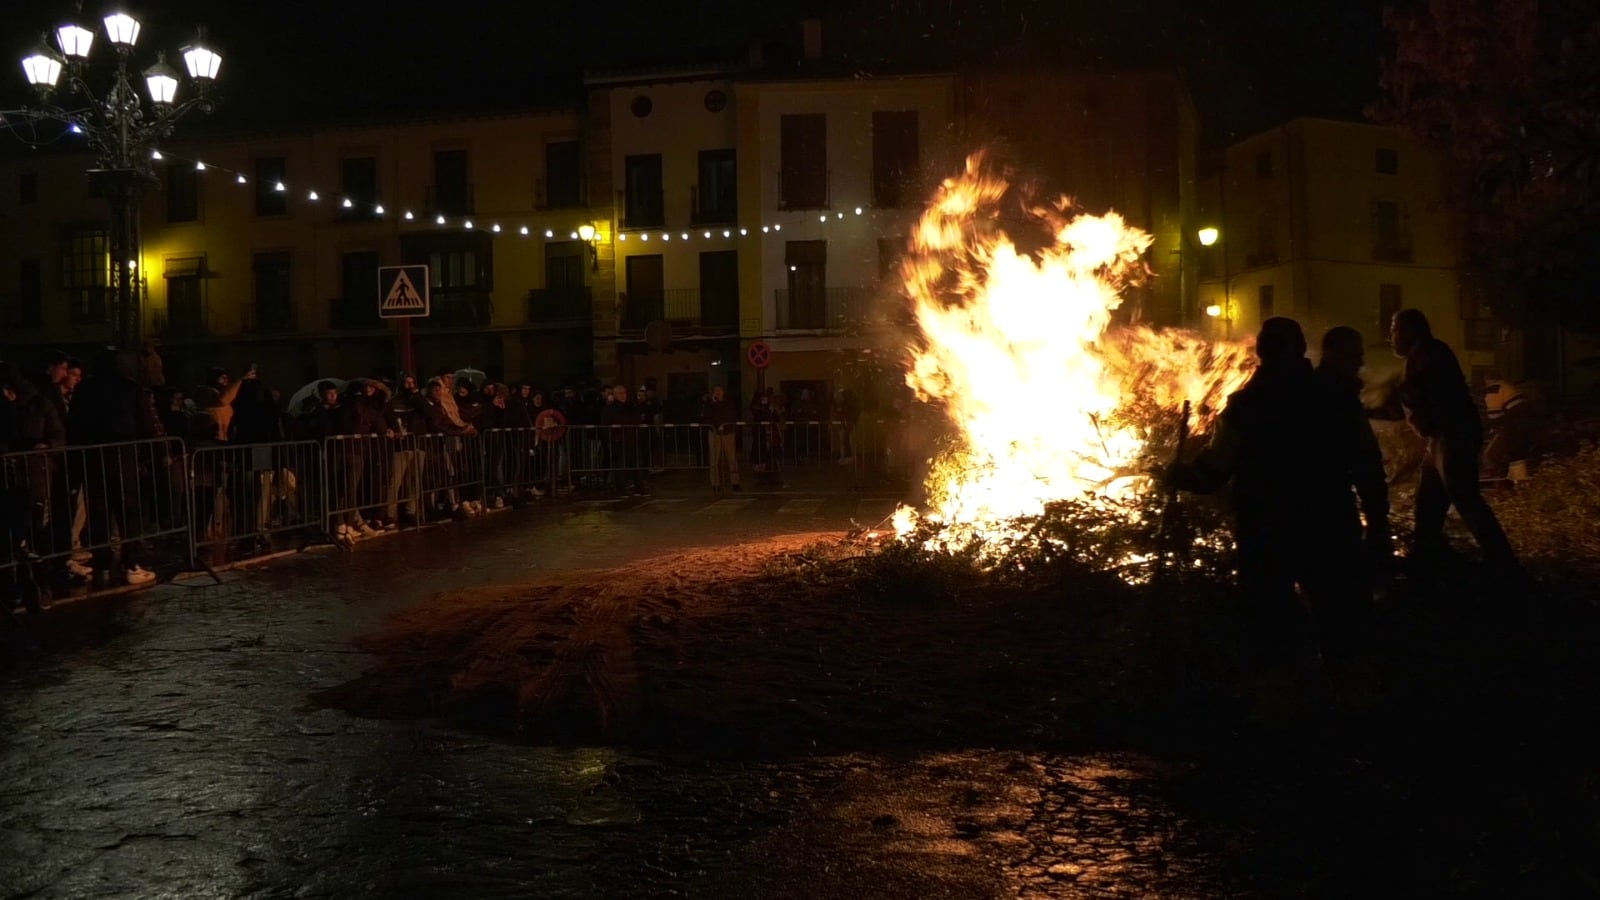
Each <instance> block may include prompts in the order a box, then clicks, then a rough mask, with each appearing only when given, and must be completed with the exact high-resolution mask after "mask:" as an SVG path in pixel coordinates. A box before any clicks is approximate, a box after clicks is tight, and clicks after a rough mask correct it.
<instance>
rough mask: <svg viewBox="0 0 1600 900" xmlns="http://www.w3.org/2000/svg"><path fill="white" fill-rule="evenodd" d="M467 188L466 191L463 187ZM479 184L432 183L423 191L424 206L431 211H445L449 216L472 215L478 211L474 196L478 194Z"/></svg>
mask: <svg viewBox="0 0 1600 900" xmlns="http://www.w3.org/2000/svg"><path fill="white" fill-rule="evenodd" d="M463 188H465V193H463V192H462V189H463ZM477 192H478V186H477V185H475V184H468V185H445V186H444V187H443V188H442V189H441V188H440V186H439V185H434V184H430V185H428V189H427V190H426V191H425V192H423V195H422V206H423V208H424V209H426V210H428V211H429V212H434V213H443V214H445V215H447V216H470V215H472V214H473V213H474V212H476V211H477V209H476V204H474V202H473V198H474V197H475V196H477Z"/></svg>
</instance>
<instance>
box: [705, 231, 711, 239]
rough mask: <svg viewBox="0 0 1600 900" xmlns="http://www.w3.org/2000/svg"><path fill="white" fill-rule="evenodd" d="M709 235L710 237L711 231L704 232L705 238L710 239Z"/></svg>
mask: <svg viewBox="0 0 1600 900" xmlns="http://www.w3.org/2000/svg"><path fill="white" fill-rule="evenodd" d="M710 237H711V232H709V231H708V232H706V238H707V239H710Z"/></svg>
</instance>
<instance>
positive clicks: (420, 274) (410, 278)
mask: <svg viewBox="0 0 1600 900" xmlns="http://www.w3.org/2000/svg"><path fill="white" fill-rule="evenodd" d="M428 307H429V298H428V267H427V266H379V267H378V316H379V318H383V319H421V318H426V317H427V315H428Z"/></svg>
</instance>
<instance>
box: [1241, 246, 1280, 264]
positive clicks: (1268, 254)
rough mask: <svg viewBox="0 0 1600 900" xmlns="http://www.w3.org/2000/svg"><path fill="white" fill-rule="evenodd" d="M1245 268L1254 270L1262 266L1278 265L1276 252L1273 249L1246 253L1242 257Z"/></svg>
mask: <svg viewBox="0 0 1600 900" xmlns="http://www.w3.org/2000/svg"><path fill="white" fill-rule="evenodd" d="M1244 264H1245V268H1247V269H1256V268H1260V267H1262V266H1275V265H1277V264H1278V251H1277V250H1276V249H1273V248H1268V249H1264V250H1257V251H1255V252H1254V253H1247V254H1245V257H1244Z"/></svg>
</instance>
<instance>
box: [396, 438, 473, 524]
mask: <svg viewBox="0 0 1600 900" xmlns="http://www.w3.org/2000/svg"><path fill="white" fill-rule="evenodd" d="M410 440H413V441H415V442H416V447H417V450H418V453H419V457H418V468H419V470H420V471H421V479H422V489H421V496H422V502H421V504H420V510H419V514H418V521H421V522H436V521H439V520H441V519H447V518H450V517H451V516H454V515H456V514H458V513H460V512H463V511H464V510H465V508H466V505H467V504H477V503H482V502H483V501H484V472H483V470H484V454H483V447H484V444H483V435H481V434H463V435H451V434H419V435H413V436H411V438H410Z"/></svg>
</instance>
